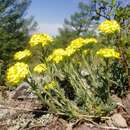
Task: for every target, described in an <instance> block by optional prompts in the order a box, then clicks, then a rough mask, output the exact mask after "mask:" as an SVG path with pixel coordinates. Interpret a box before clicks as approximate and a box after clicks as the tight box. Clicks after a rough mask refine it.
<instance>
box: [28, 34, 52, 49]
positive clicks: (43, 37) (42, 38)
mask: <svg viewBox="0 0 130 130" xmlns="http://www.w3.org/2000/svg"><path fill="white" fill-rule="evenodd" d="M52 41H53V39H52V37H50V36H49V35H48V34H34V35H33V36H32V37H31V39H30V41H29V44H30V45H31V46H32V47H33V46H36V45H38V44H41V45H42V47H44V46H46V45H48V44H49V43H50V42H52Z"/></svg>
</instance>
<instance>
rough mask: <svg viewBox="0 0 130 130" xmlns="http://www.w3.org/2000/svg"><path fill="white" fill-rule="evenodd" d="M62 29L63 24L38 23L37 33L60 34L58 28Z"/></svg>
mask: <svg viewBox="0 0 130 130" xmlns="http://www.w3.org/2000/svg"><path fill="white" fill-rule="evenodd" d="M59 27H62V24H58V23H38V29H37V30H36V32H39V33H48V34H50V35H56V34H58V28H59Z"/></svg>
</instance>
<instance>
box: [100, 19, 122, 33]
mask: <svg viewBox="0 0 130 130" xmlns="http://www.w3.org/2000/svg"><path fill="white" fill-rule="evenodd" d="M98 30H100V31H101V32H103V33H106V34H111V33H115V32H120V25H119V24H118V23H117V22H116V21H115V20H106V21H104V22H102V23H101V24H100V25H99V27H98Z"/></svg>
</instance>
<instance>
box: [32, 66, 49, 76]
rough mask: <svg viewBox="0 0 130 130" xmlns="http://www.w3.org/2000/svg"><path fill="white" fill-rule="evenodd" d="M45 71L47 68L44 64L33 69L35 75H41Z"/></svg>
mask: <svg viewBox="0 0 130 130" xmlns="http://www.w3.org/2000/svg"><path fill="white" fill-rule="evenodd" d="M46 70H47V66H46V65H45V64H38V65H36V66H35V67H34V69H33V71H34V72H37V73H39V74H40V73H42V72H45V71H46Z"/></svg>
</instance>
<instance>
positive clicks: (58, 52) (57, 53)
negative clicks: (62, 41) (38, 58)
mask: <svg viewBox="0 0 130 130" xmlns="http://www.w3.org/2000/svg"><path fill="white" fill-rule="evenodd" d="M65 54H66V52H65V50H64V49H62V48H58V49H55V50H54V51H53V52H52V54H51V55H50V56H49V57H48V58H47V61H53V62H54V63H56V64H57V63H59V62H60V61H62V60H63V58H64V56H65Z"/></svg>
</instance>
